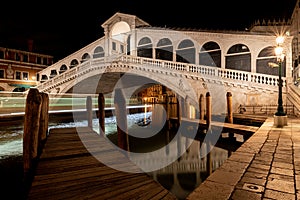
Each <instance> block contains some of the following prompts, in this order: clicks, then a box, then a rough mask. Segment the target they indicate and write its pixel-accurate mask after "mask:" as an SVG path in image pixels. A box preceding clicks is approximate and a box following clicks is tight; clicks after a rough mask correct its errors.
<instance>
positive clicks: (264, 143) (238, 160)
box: [187, 117, 300, 200]
mask: <svg viewBox="0 0 300 200" xmlns="http://www.w3.org/2000/svg"><path fill="white" fill-rule="evenodd" d="M273 122H274V118H272V117H270V118H268V119H267V120H266V121H265V122H264V124H263V125H262V126H261V127H260V128H259V129H258V131H257V132H255V133H254V134H253V136H251V137H250V138H249V139H248V140H247V141H246V142H245V143H244V144H243V145H242V146H241V147H240V148H239V149H238V150H237V151H235V152H233V153H232V154H231V156H230V157H229V158H228V159H227V160H226V161H225V162H224V163H223V164H222V166H220V167H219V168H218V169H216V170H215V171H214V172H213V173H212V174H211V175H210V176H209V177H208V178H207V179H206V180H205V181H204V182H203V183H202V184H201V185H200V186H199V187H198V188H196V189H195V190H194V191H193V192H192V193H191V194H190V195H189V196H188V197H187V199H189V200H191V199H201V200H203V199H209V200H212V199H216V200H225V199H226V200H227V199H230V200H233V199H234V200H244V199H245V200H251V199H266V200H267V199H280V200H285V199H295V200H296V199H300V191H299V189H300V118H288V125H287V126H284V127H283V128H276V127H274V126H273Z"/></svg>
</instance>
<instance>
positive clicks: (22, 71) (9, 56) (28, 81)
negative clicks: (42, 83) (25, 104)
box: [0, 47, 53, 92]
mask: <svg viewBox="0 0 300 200" xmlns="http://www.w3.org/2000/svg"><path fill="white" fill-rule="evenodd" d="M52 64H53V56H50V55H45V54H39V53H34V52H31V51H22V50H17V49H9V48H4V47H0V91H7V92H24V91H25V90H27V89H28V88H30V87H35V86H36V85H37V84H38V80H39V74H38V72H39V71H41V70H43V69H45V68H47V67H48V66H50V65H52Z"/></svg>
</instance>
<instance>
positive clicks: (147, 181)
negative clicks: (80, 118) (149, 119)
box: [27, 128, 176, 200]
mask: <svg viewBox="0 0 300 200" xmlns="http://www.w3.org/2000/svg"><path fill="white" fill-rule="evenodd" d="M77 131H78V129H74V128H66V129H65V128H62V129H52V130H51V131H50V134H49V136H48V138H47V141H46V144H45V146H44V149H43V152H42V154H41V156H40V158H39V160H38V164H37V166H36V170H35V176H34V179H33V182H32V184H31V188H30V191H29V194H28V198H27V199H28V200H31V199H32V200H34V199H43V200H48V199H49V200H50V199H51V200H52V199H87V198H88V199H105V198H109V199H120V197H122V198H123V199H124V198H126V197H128V198H135V197H139V198H141V199H153V197H157V199H162V198H165V197H168V198H169V199H176V197H175V196H174V195H173V194H172V193H170V192H169V191H168V190H166V189H165V188H163V187H162V186H161V185H160V184H159V183H158V182H156V181H155V180H153V179H152V178H151V177H150V176H148V175H147V174H146V173H128V172H123V171H119V170H116V169H122V167H123V169H125V168H126V169H129V168H130V169H132V170H136V171H138V172H142V171H141V170H140V169H139V168H138V167H137V166H136V165H135V164H133V163H132V162H131V161H130V160H129V159H128V158H127V157H126V155H124V154H123V153H120V151H118V150H117V149H116V148H114V147H113V146H112V145H107V144H106V145H103V144H104V143H105V142H106V141H104V140H103V138H102V140H98V139H99V137H101V136H100V135H98V134H97V133H95V132H93V131H92V130H91V129H86V128H81V129H80V131H82V133H78V132H77ZM78 134H82V135H80V136H82V137H83V138H84V140H85V142H87V143H86V144H88V145H89V148H88V149H87V148H86V147H85V145H84V144H83V143H82V141H81V139H82V138H81V137H79V135H78ZM97 156H99V157H100V158H101V159H105V162H106V163H107V162H108V163H109V164H112V165H109V166H115V167H118V168H116V169H115V168H112V167H109V166H107V165H105V164H103V163H102V162H100V159H97ZM119 167H120V168H119ZM154 199H155V198H154Z"/></svg>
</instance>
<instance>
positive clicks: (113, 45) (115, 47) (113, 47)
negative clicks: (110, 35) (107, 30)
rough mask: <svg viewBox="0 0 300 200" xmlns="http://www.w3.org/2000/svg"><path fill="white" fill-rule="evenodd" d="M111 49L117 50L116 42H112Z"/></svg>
mask: <svg viewBox="0 0 300 200" xmlns="http://www.w3.org/2000/svg"><path fill="white" fill-rule="evenodd" d="M112 49H113V50H114V51H116V50H117V45H116V43H115V42H112Z"/></svg>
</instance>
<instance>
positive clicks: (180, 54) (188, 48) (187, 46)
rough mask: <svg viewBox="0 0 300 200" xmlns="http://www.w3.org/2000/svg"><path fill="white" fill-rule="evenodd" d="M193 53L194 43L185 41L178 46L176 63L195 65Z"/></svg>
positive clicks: (194, 51)
mask: <svg viewBox="0 0 300 200" xmlns="http://www.w3.org/2000/svg"><path fill="white" fill-rule="evenodd" d="M195 53H196V50H195V47H194V43H193V42H192V41H191V40H189V39H185V40H183V41H181V42H180V44H179V45H178V49H177V51H176V62H183V63H192V64H195Z"/></svg>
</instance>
